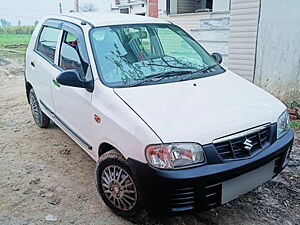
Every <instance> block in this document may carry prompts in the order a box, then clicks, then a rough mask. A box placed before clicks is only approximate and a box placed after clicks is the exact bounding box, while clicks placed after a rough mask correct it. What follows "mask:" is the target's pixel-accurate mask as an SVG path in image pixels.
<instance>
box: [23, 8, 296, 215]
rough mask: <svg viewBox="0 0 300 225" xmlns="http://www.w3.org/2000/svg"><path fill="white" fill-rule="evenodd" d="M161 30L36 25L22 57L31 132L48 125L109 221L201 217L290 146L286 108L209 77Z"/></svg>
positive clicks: (183, 43) (215, 69)
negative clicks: (86, 173) (75, 149)
mask: <svg viewBox="0 0 300 225" xmlns="http://www.w3.org/2000/svg"><path fill="white" fill-rule="evenodd" d="M221 61H222V57H221V55H220V54H217V53H214V54H213V55H212V56H211V55H209V54H208V53H207V52H206V51H205V50H204V49H203V48H202V47H201V45H200V44H199V43H197V42H196V41H195V40H194V39H193V38H192V37H191V36H190V35H188V34H187V33H186V32H185V31H183V30H182V29H181V28H179V27H178V26H176V25H173V24H172V23H170V22H167V21H163V20H159V19H154V18H148V17H142V16H130V15H117V14H113V15H99V14H93V13H89V14H76V13H74V14H70V15H56V16H48V17H46V18H44V19H43V20H42V22H41V23H40V24H39V25H38V26H37V27H36V29H35V31H34V33H33V35H32V38H31V40H30V44H29V46H28V49H27V52H26V74H25V78H26V80H25V82H26V94H27V98H28V101H29V103H30V105H31V110H32V114H33V118H34V120H35V123H36V124H37V125H38V126H39V127H47V126H48V125H49V122H50V119H51V120H52V121H53V122H54V123H55V124H57V125H58V126H59V127H60V128H61V129H62V130H64V131H65V132H66V133H67V134H68V135H69V136H70V137H71V138H72V139H73V140H74V141H75V142H76V143H78V145H80V147H81V148H83V149H84V150H85V151H86V152H87V154H89V155H90V156H91V157H92V158H93V159H94V160H95V161H97V162H98V163H97V167H96V186H97V189H98V192H99V194H100V195H101V197H102V198H103V200H104V202H105V203H106V204H107V205H108V206H109V207H110V208H111V209H112V210H113V211H114V212H115V213H116V214H118V215H120V216H123V217H135V216H138V215H139V214H140V213H141V212H143V211H144V210H143V209H146V210H147V211H148V212H150V213H153V214H166V213H167V214H174V213H179V212H184V211H190V210H200V211H203V210H207V209H210V208H213V207H216V206H218V205H221V204H224V203H226V202H228V201H231V200H232V199H235V198H237V197H238V196H240V195H242V194H244V193H246V192H248V191H250V190H252V189H254V188H255V187H257V186H259V185H261V184H262V183H264V182H266V181H268V180H270V179H272V178H273V177H275V176H276V175H277V174H278V173H279V172H280V171H281V170H282V169H283V168H284V167H285V165H286V164H287V161H288V156H289V153H290V150H291V147H292V143H293V131H292V130H291V129H290V127H289V116H288V113H287V111H286V107H285V106H284V104H282V103H281V102H280V101H279V100H277V99H276V98H275V97H273V96H272V95H270V94H268V93H267V92H265V91H264V90H262V89H260V88H259V87H257V86H255V85H254V84H252V83H250V82H248V81H247V80H244V79H243V78H241V77H240V76H238V75H236V74H234V73H232V72H230V71H229V70H226V69H224V68H223V67H222V66H220V64H219V63H221Z"/></svg>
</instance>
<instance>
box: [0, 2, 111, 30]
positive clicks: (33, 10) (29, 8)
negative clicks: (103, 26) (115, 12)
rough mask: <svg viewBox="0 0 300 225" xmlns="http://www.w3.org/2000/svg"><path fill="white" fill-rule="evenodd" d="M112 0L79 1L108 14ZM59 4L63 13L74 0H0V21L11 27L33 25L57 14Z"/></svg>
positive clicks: (72, 6) (67, 10) (71, 8)
mask: <svg viewBox="0 0 300 225" xmlns="http://www.w3.org/2000/svg"><path fill="white" fill-rule="evenodd" d="M112 1H113V0H79V5H81V4H84V3H92V4H94V5H95V6H96V7H97V9H98V11H99V13H101V12H109V11H110V6H111V2H112ZM59 3H61V4H62V11H63V13H67V12H69V10H73V9H74V0H0V19H6V20H8V21H10V22H11V25H17V24H18V21H19V20H20V21H21V24H22V25H34V22H35V21H36V20H39V19H40V18H41V17H43V16H44V15H47V14H56V13H59Z"/></svg>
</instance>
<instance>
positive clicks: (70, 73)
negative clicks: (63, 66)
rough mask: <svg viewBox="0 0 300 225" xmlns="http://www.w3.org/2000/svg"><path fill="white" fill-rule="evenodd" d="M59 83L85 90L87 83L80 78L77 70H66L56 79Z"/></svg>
mask: <svg viewBox="0 0 300 225" xmlns="http://www.w3.org/2000/svg"><path fill="white" fill-rule="evenodd" d="M56 80H57V82H58V83H59V84H61V85H65V86H70V87H79V88H85V87H86V85H85V82H84V80H82V79H81V78H80V75H79V73H78V71H77V70H65V71H63V72H62V73H61V74H59V75H58V76H57V78H56Z"/></svg>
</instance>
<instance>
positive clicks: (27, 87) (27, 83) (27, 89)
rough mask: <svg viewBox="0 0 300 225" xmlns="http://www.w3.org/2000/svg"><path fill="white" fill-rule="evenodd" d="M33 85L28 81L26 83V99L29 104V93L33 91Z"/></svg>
mask: <svg viewBox="0 0 300 225" xmlns="http://www.w3.org/2000/svg"><path fill="white" fill-rule="evenodd" d="M32 88H33V87H32V85H31V84H30V83H29V82H28V81H26V83H25V89H26V98H27V102H28V103H29V91H30V90H31V89H32Z"/></svg>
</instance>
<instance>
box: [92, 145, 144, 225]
mask: <svg viewBox="0 0 300 225" xmlns="http://www.w3.org/2000/svg"><path fill="white" fill-rule="evenodd" d="M120 169H122V171H121V170H120ZM107 171H110V172H112V173H109V174H110V175H111V177H110V178H113V177H114V179H111V180H109V179H106V180H105V179H104V178H103V177H105V172H107ZM127 175H128V176H129V177H128V178H127V179H125V177H126V176H127ZM123 176H124V177H123ZM106 178H107V177H106ZM120 178H121V179H120ZM122 180H124V181H123V183H121V182H122ZM110 181H111V182H113V181H114V182H115V183H114V184H113V183H111V182H110ZM108 182H109V183H108ZM124 182H125V183H124ZM131 182H132V184H133V185H130V183H131ZM120 183H121V185H119V186H118V184H120ZM122 184H124V185H123V186H122ZM114 185H115V186H114ZM127 185H128V186H127ZM124 186H126V187H124ZM96 187H97V190H98V193H99V194H100V196H101V197H102V199H103V201H104V202H105V204H106V205H107V206H108V207H109V208H110V209H111V210H112V211H113V212H114V213H115V214H116V215H118V216H121V217H123V218H124V219H127V220H130V221H131V222H135V223H140V222H142V221H143V219H144V218H145V216H146V212H145V210H144V209H143V208H142V206H141V204H140V200H139V192H138V190H137V187H136V184H135V181H134V179H133V177H132V173H131V171H130V168H129V167H128V166H127V164H126V162H125V159H124V157H123V156H122V155H121V154H120V153H119V152H118V151H117V150H115V149H113V150H110V151H108V152H106V153H104V154H103V155H102V156H101V157H100V159H99V161H98V163H97V166H96ZM109 187H110V188H111V190H109ZM125 188H126V190H125ZM115 189H117V190H115ZM122 189H123V191H122ZM108 191H111V193H107V192H108ZM134 191H135V193H133V192H134ZM105 192H106V193H105ZM122 192H124V193H125V194H124V195H122ZM129 192H130V194H128V193H129ZM116 193H120V194H119V198H117V196H113V195H117V194H116ZM108 195H110V196H111V198H109V197H108ZM122 196H123V197H122ZM128 196H130V199H129V197H128ZM113 199H115V200H116V199H118V200H116V201H115V204H114V203H113ZM132 199H134V201H133V200H132ZM121 200H122V201H123V204H125V205H122V201H121ZM117 203H119V204H117ZM129 203H131V204H132V205H130V204H129ZM124 206H126V207H127V208H126V209H125V207H124Z"/></svg>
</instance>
